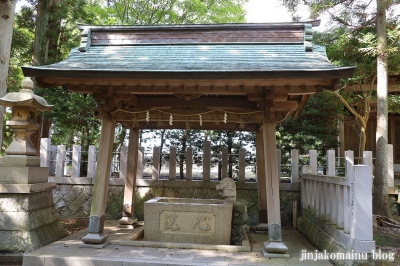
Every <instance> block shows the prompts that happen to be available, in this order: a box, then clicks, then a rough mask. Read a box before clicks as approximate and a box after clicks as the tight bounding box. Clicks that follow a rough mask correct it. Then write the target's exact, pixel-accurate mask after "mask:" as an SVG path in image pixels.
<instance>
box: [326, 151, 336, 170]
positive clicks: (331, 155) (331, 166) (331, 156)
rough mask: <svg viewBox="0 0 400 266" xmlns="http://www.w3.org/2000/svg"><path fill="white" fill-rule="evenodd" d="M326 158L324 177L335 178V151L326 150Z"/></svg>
mask: <svg viewBox="0 0 400 266" xmlns="http://www.w3.org/2000/svg"><path fill="white" fill-rule="evenodd" d="M326 157H327V169H326V175H327V176H336V169H335V150H327V151H326Z"/></svg>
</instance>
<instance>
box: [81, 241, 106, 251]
mask: <svg viewBox="0 0 400 266" xmlns="http://www.w3.org/2000/svg"><path fill="white" fill-rule="evenodd" d="M109 244H111V242H110V241H108V240H107V241H106V242H104V243H102V244H85V243H82V244H79V247H80V248H96V249H102V248H105V247H106V246H108V245H109Z"/></svg>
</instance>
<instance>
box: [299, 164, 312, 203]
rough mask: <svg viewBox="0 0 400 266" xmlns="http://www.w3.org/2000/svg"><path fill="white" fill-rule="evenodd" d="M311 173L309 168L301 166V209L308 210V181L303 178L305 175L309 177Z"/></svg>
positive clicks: (309, 193) (309, 194)
mask: <svg viewBox="0 0 400 266" xmlns="http://www.w3.org/2000/svg"><path fill="white" fill-rule="evenodd" d="M311 173H312V169H311V166H309V165H303V166H302V167H301V175H302V176H303V178H302V180H301V208H302V209H306V210H309V204H310V196H311V191H310V180H309V179H307V178H305V175H310V174H311Z"/></svg>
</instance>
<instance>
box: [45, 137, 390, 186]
mask: <svg viewBox="0 0 400 266" xmlns="http://www.w3.org/2000/svg"><path fill="white" fill-rule="evenodd" d="M139 149H140V151H141V158H140V159H141V163H142V164H143V165H144V164H145V162H148V161H150V163H151V164H152V166H151V168H152V169H151V178H152V179H154V180H157V179H160V173H161V165H160V162H161V160H160V158H161V156H162V154H161V151H160V147H153V151H152V154H151V155H150V156H148V157H150V158H148V157H146V156H147V155H149V154H148V153H145V151H144V148H143V147H139ZM85 153H87V154H85ZM83 154H85V155H86V156H84V157H85V158H87V159H86V160H85V161H83V160H82V157H83V156H82V155H83ZM180 155H181V154H178V153H177V149H176V147H171V148H170V151H169V153H168V157H169V161H168V162H167V164H168V165H169V169H168V174H167V176H168V179H170V180H173V179H175V178H176V174H177V173H176V168H177V167H176V166H177V158H178V157H179V156H180ZM183 155H184V158H185V160H184V164H185V166H186V167H185V174H184V176H185V179H186V180H192V179H193V174H194V173H193V169H194V162H193V156H194V154H193V148H187V150H186V153H185V154H183ZM127 156H128V147H124V146H123V147H121V151H120V152H118V153H114V156H113V162H112V166H113V167H112V170H111V172H112V173H115V172H118V177H120V178H124V177H125V176H126V169H127ZM216 156H217V157H218V158H220V163H219V177H220V178H225V177H227V175H228V168H229V159H228V157H229V156H237V157H238V159H237V167H238V174H237V178H238V181H239V182H247V178H248V176H247V175H248V171H247V170H248V169H249V168H250V167H253V171H255V168H256V164H255V162H253V164H252V165H249V160H246V156H248V153H246V150H245V149H240V150H239V154H228V148H223V149H222V153H221V154H217V155H216V154H212V153H211V142H209V141H205V142H204V146H203V154H202V163H201V164H202V166H201V167H202V171H201V172H202V180H204V181H207V180H210V179H211V168H212V166H213V165H214V164H215V163H214V162H213V163H212V158H215V157H216ZM252 156H253V157H254V158H255V155H252ZM277 157H278V164H279V165H278V169H280V171H279V173H280V175H279V177H280V181H282V180H286V182H290V183H299V169H300V165H301V164H304V163H303V162H304V160H303V162H302V163H300V161H301V159H304V156H299V151H298V150H291V156H290V158H289V160H288V161H289V164H288V165H282V163H281V161H282V156H281V151H280V150H279V149H278V150H277ZM301 157H303V158H301ZM307 157H308V158H306V159H307V160H306V161H307V162H308V163H309V165H311V166H312V167H313V171H314V172H315V173H323V172H327V173H328V172H329V173H330V174H332V175H338V174H337V172H340V170H342V172H343V169H340V161H341V160H342V158H339V157H335V153H334V151H333V150H331V151H328V153H327V157H325V158H323V159H325V160H326V163H325V162H324V163H321V161H322V160H321V159H322V158H317V152H316V151H310V153H309V155H308V156H307ZM40 158H41V166H43V167H49V175H55V176H57V177H62V176H66V175H67V174H68V170H69V171H70V173H69V174H70V175H71V177H80V172H81V166H82V163H86V164H85V166H86V167H87V171H86V172H87V175H86V176H87V177H91V178H94V177H95V174H96V165H97V147H96V146H89V150H88V151H82V148H81V146H79V145H74V146H73V148H72V152H71V151H67V148H66V146H65V145H58V146H53V145H51V142H50V139H48V138H43V139H42V140H41V146H40ZM145 159H146V160H145ZM318 160H319V161H320V163H317V161H318ZM368 160H369V165H372V156H371V158H369V159H368ZM342 161H343V160H342ZM388 161H389V182H388V183H389V187H393V186H394V171H393V146H392V145H388ZM67 165H70V166H71V167H70V169H67ZM335 165H336V166H335ZM332 169H335V170H332ZM141 170H142V172H143V169H141ZM246 171H247V172H246ZM110 175H111V173H110ZM328 175H329V174H328ZM142 176H143V175H142ZM164 179H165V178H164ZM253 180H254V181H256V178H254V179H253Z"/></svg>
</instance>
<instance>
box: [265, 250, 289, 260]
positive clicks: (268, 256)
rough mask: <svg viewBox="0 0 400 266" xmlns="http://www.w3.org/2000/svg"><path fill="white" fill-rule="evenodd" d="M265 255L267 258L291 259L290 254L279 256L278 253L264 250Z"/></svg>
mask: <svg viewBox="0 0 400 266" xmlns="http://www.w3.org/2000/svg"><path fill="white" fill-rule="evenodd" d="M262 252H263V255H264V257H266V258H285V259H290V254H289V253H287V252H286V253H283V254H278V253H269V252H267V251H266V250H265V249H263V251H262Z"/></svg>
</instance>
